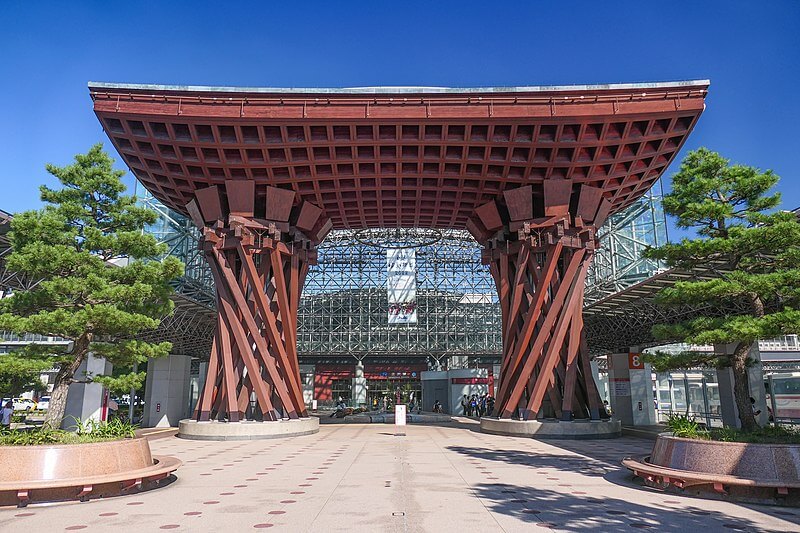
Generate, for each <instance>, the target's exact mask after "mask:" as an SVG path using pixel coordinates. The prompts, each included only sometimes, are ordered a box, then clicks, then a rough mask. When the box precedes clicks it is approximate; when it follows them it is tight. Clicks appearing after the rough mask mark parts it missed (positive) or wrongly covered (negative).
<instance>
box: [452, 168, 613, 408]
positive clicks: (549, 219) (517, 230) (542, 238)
mask: <svg viewBox="0 0 800 533" xmlns="http://www.w3.org/2000/svg"><path fill="white" fill-rule="evenodd" d="M610 209H611V202H610V201H609V200H607V199H605V198H603V191H602V189H598V188H596V187H591V186H588V185H581V184H577V183H573V181H572V180H550V181H546V182H544V184H543V186H542V188H540V189H534V188H533V187H532V186H526V187H520V188H517V189H512V190H507V191H505V192H504V194H503V198H501V199H498V200H497V201H495V200H492V201H490V202H488V203H486V204H483V205H481V206H480V207H478V208H477V209H476V212H475V215H474V216H473V217H472V218H471V219H470V220H469V222H468V223H467V228H468V229H469V231H470V232H471V233H472V235H473V236H475V238H476V239H478V241H479V242H480V243H481V244H483V246H484V252H483V261H484V264H488V265H489V269H490V271H491V274H492V277H493V278H494V280H495V283H496V285H497V292H498V295H499V300H500V308H501V313H502V325H503V332H502V337H503V360H502V364H501V370H500V384H499V388H498V392H497V398H496V403H495V411H494V415H495V416H500V417H501V418H511V417H512V416H513V417H516V416H517V415H518V414H519V416H520V418H522V419H523V420H532V419H536V418H537V417H539V416H542V415H545V416H555V417H558V418H560V419H562V420H572V419H573V418H591V419H599V418H600V417H601V416H603V417H605V416H607V415H606V413H605V409H601V401H600V396H599V394H598V391H597V387H596V384H595V382H594V377H593V375H592V371H591V366H590V360H589V353H588V348H587V344H586V337H585V334H584V328H583V315H582V308H583V290H584V282H585V280H586V273H587V271H588V269H589V265H590V264H591V261H592V257H593V255H594V250H595V248H596V246H597V238H596V228H597V227H598V226H600V225H601V224H602V223H603V221H605V219H606V218H607V216H608V213H609V211H610Z"/></svg>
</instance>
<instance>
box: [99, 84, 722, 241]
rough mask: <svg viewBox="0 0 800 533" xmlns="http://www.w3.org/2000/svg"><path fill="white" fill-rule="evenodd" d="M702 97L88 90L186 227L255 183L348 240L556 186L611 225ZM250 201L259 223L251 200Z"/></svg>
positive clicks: (595, 89)
mask: <svg viewBox="0 0 800 533" xmlns="http://www.w3.org/2000/svg"><path fill="white" fill-rule="evenodd" d="M708 85H709V82H708V81H705V80H700V81H681V82H669V83H653V84H618V85H587V86H560V87H500V88H477V89H471V88H470V89H445V88H424V87H408V88H397V87H378V88H356V89H270V88H230V87H171V86H157V85H130V84H108V83H90V84H89V90H90V94H91V96H92V99H93V101H94V110H95V113H96V114H97V116H98V118H99V119H100V122H101V123H102V124H103V127H104V129H105V130H106V132H107V133H108V135H109V138H110V139H111V142H112V143H113V144H114V147H115V148H116V149H117V150H118V152H119V153H120V154H121V155H122V157H123V159H124V160H125V162H126V164H127V165H128V166H129V167H130V168H131V170H132V171H133V173H134V174H135V175H136V177H137V178H138V179H139V180H140V181H141V182H142V183H143V184H144V186H145V187H146V188H147V189H148V190H150V191H152V193H153V194H154V195H155V196H156V198H158V199H159V200H160V201H162V202H163V203H164V204H165V205H167V206H168V207H170V208H172V209H175V210H177V211H179V212H183V213H186V212H187V211H186V207H185V206H186V204H187V203H188V202H189V201H190V200H191V199H192V198H194V191H195V190H196V189H201V188H205V187H208V186H212V185H220V186H222V185H224V183H225V180H252V181H255V182H256V183H257V184H263V185H264V186H265V185H267V184H268V185H271V186H275V187H279V188H285V189H291V190H293V191H295V192H296V193H297V199H296V200H295V201H296V202H297V203H298V205H299V203H302V202H304V201H305V202H311V203H313V204H315V205H317V206H319V207H321V208H322V209H323V210H324V212H325V215H326V216H327V217H330V221H331V223H332V226H333V228H334V229H346V228H362V227H395V226H403V227H434V228H464V227H466V226H467V221H468V219H469V218H470V217H472V216H473V215H474V213H475V210H476V208H477V207H479V206H481V205H482V204H485V203H486V202H488V201H490V200H492V199H495V198H500V197H501V196H502V193H503V191H504V190H507V189H513V188H517V187H520V186H524V185H533V186H534V194H536V195H539V196H541V194H542V193H541V187H542V184H543V183H544V182H545V181H546V180H559V179H572V180H574V183H575V184H576V186H577V184H584V185H588V186H591V187H596V188H600V189H602V191H603V195H604V197H605V198H606V199H607V200H608V201H609V202H610V203H611V205H610V206H609V207H608V208H607V210H608V211H610V212H615V211H618V210H619V209H621V208H623V207H625V206H627V205H629V204H630V203H632V202H634V201H635V200H636V199H637V198H639V197H640V196H642V195H643V194H644V193H645V191H647V189H649V187H650V186H651V185H652V184H653V183H654V182H655V180H657V179H658V177H659V176H660V175H661V173H662V172H663V171H664V170H665V169H666V167H667V165H669V163H670V162H671V161H672V159H673V158H674V157H675V156H676V155H677V153H678V151H679V149H680V147H681V146H682V144H683V142H684V141H685V139H686V136H687V134H688V133H689V131H691V129H692V127H693V126H694V124H695V122H696V121H697V118H698V117H699V115H700V113H701V112H702V110H703V108H704V103H703V102H704V97H705V95H706V91H707V88H708ZM222 194H224V191H222ZM255 194H256V211H257V212H260V211H263V209H264V207H263V206H264V205H265V203H266V198H265V196H266V192H265V190H264V188H263V186H257V188H256V192H255Z"/></svg>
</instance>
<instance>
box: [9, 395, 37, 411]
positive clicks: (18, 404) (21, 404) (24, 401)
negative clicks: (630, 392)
mask: <svg viewBox="0 0 800 533" xmlns="http://www.w3.org/2000/svg"><path fill="white" fill-rule="evenodd" d="M11 401H12V402H14V410H15V411H32V410H34V409H36V402H34V401H33V400H31V399H30V398H13V399H12V400H11Z"/></svg>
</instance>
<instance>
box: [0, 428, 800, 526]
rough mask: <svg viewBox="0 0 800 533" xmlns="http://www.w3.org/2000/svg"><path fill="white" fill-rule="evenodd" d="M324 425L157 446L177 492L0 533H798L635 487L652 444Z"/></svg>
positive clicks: (754, 515) (788, 512) (784, 516)
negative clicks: (302, 432)
mask: <svg viewBox="0 0 800 533" xmlns="http://www.w3.org/2000/svg"><path fill="white" fill-rule="evenodd" d="M404 432H405V435H402V436H400V435H396V434H395V427H394V426H392V425H389V424H363V425H361V424H346V425H345V424H339V425H324V426H322V427H321V428H320V432H319V433H318V434H316V435H309V436H303V437H294V438H290V439H284V440H262V441H238V442H206V441H189V440H182V439H179V438H176V437H168V438H160V439H156V440H153V441H152V442H151V445H152V448H153V452H154V453H155V454H162V455H173V456H176V457H178V458H180V459H181V460H183V461H184V465H183V467H181V468H180V469H179V470H178V472H177V479H176V480H175V481H174V482H173V483H172V484H170V485H169V486H167V487H164V488H161V489H158V490H152V491H148V492H144V493H139V494H134V495H131V496H124V497H118V498H112V499H108V500H95V501H92V502H89V503H77V502H76V503H66V504H54V505H31V506H29V507H28V508H25V509H15V508H5V509H3V510H0V531H3V532H8V533H10V532H16V531H21V532H26V533H31V532H45V531H62V530H67V531H75V530H86V531H114V530H116V531H159V530H176V531H227V532H234V531H247V530H251V529H254V528H255V529H262V528H274V529H275V530H283V531H320V532H328V531H398V532H399V531H431V532H441V531H465V532H466V531H469V532H473V531H538V530H539V529H540V528H542V529H552V530H556V531H589V530H594V531H627V530H630V529H632V528H633V529H639V528H641V529H647V528H650V529H653V530H655V531H700V530H705V531H731V530H733V531H800V510H794V509H784V508H776V507H761V506H752V505H737V504H731V503H726V502H721V501H710V500H701V499H696V498H690V497H681V496H675V495H672V494H664V493H660V492H657V491H651V490H645V489H641V488H638V487H637V485H636V484H635V483H634V482H633V481H632V480H631V478H630V476H629V475H628V474H627V473H626V471H625V470H624V469H623V468H622V467H621V466H620V464H619V462H620V460H621V459H622V458H623V457H625V456H629V455H632V456H640V455H644V454H646V453H648V452H649V450H650V448H651V446H652V442H651V441H647V440H640V439H633V438H621V439H616V440H605V441H593V442H590V441H559V442H555V441H554V442H551V443H544V442H541V441H536V440H532V439H525V438H511V437H501V436H493V435H485V434H482V433H479V432H478V431H477V424H476V423H474V422H472V421H464V422H463V423H459V424H450V425H442V426H432V425H411V426H407V427H406V428H405V430H404Z"/></svg>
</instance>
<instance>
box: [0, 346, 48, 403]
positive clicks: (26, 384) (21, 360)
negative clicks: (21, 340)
mask: <svg viewBox="0 0 800 533" xmlns="http://www.w3.org/2000/svg"><path fill="white" fill-rule="evenodd" d="M49 368H50V363H49V362H48V361H42V360H38V359H30V358H27V357H20V356H19V355H18V354H2V355H0V394H2V396H8V397H10V398H13V397H17V396H19V395H20V394H22V393H23V392H25V391H29V390H34V391H38V392H41V391H42V390H44V383H42V380H41V379H40V378H39V375H40V374H41V373H42V372H44V371H45V370H48V369H49Z"/></svg>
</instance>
